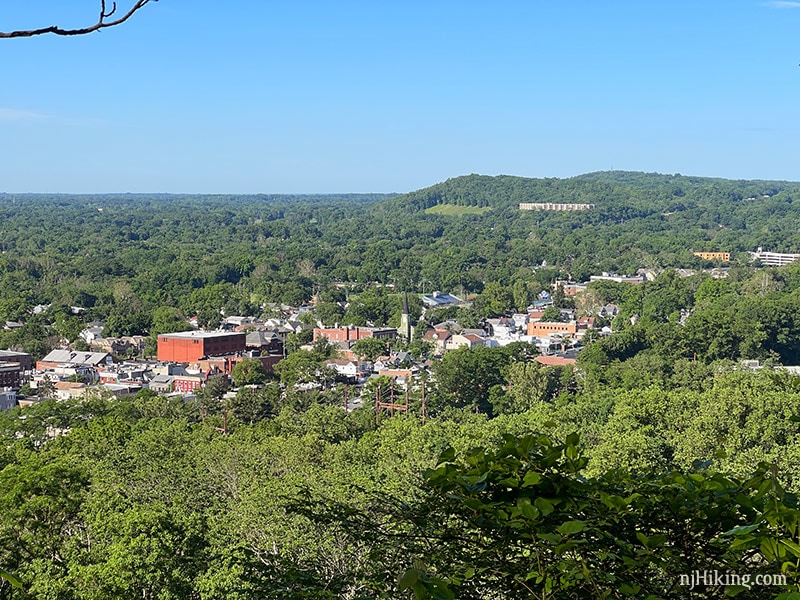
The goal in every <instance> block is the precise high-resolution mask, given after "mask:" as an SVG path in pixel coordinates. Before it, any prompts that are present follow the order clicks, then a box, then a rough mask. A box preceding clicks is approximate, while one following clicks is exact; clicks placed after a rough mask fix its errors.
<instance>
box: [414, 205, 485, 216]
mask: <svg viewBox="0 0 800 600" xmlns="http://www.w3.org/2000/svg"><path fill="white" fill-rule="evenodd" d="M490 210H492V207H491V206H484V207H480V206H459V205H457V204H437V205H436V206H431V207H430V208H426V209H425V212H426V213H428V214H431V215H448V216H452V217H458V216H461V215H482V214H483V213H486V212H489V211H490Z"/></svg>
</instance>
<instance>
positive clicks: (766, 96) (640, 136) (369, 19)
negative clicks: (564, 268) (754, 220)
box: [0, 0, 800, 193]
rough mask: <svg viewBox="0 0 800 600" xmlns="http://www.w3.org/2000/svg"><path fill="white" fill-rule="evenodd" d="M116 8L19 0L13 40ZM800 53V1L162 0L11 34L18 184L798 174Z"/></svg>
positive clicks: (273, 185) (1, 16) (245, 187)
mask: <svg viewBox="0 0 800 600" xmlns="http://www.w3.org/2000/svg"><path fill="white" fill-rule="evenodd" d="M127 2H128V0H118V3H119V5H120V9H124V8H125V7H126V4H127ZM98 6H99V0H70V2H64V0H37V1H32V0H3V1H2V2H1V3H0V30H3V31H6V30H10V29H16V28H29V27H38V26H43V25H51V24H56V23H57V24H59V25H62V26H80V25H84V24H88V23H90V22H92V20H93V19H95V18H96V16H97V10H98ZM799 40H800V2H768V1H760V0H686V1H684V0H669V1H667V0H663V1H659V0H652V1H650V0H647V1H644V0H630V1H614V0H609V1H606V0H591V1H590V0H575V1H571V2H570V1H563V0H551V1H539V0H525V1H522V0H520V1H515V0H494V1H492V2H488V1H485V0H480V1H478V0H460V1H455V0H453V1H450V0H424V1H423V0H402V1H389V0H386V1H383V0H380V1H378V0H370V1H366V0H365V1H361V0H337V1H336V2H333V1H331V0H327V1H303V0H296V1H294V2H279V1H269V0H239V1H237V2H221V1H219V0H213V1H212V0H160V1H159V2H158V3H151V4H149V5H147V6H146V7H144V9H142V10H141V11H140V12H139V13H137V14H136V15H134V17H133V18H132V19H131V20H130V21H129V22H128V23H126V24H124V25H121V26H119V27H117V28H113V29H107V30H105V31H102V32H98V33H94V34H91V35H88V36H82V37H76V38H63V37H53V36H40V37H36V38H30V39H11V40H8V39H6V40H2V39H0V77H1V78H2V79H0V81H2V85H0V191H5V192H67V193H88V192H173V193H182V192H186V193H341V192H407V191H412V190H415V189H419V188H422V187H426V186H429V185H432V184H434V183H436V182H439V181H443V180H445V179H447V178H450V177H455V176H458V175H464V174H469V173H481V174H486V175H497V174H508V175H520V176H525V177H569V176H572V175H578V174H581V173H586V172H590V171H597V170H607V169H612V168H613V169H624V170H634V171H658V172H662V173H676V172H680V173H683V174H691V175H701V176H714V177H726V178H733V179H789V180H800V67H799V66H798V63H800V41H799Z"/></svg>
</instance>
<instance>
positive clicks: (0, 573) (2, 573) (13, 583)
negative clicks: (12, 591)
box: [0, 569, 22, 589]
mask: <svg viewBox="0 0 800 600" xmlns="http://www.w3.org/2000/svg"><path fill="white" fill-rule="evenodd" d="M0 577H2V578H3V579H5V580H6V581H8V582H9V583H10V584H11V586H12V587H15V588H19V589H22V582H21V581H20V580H19V579H17V578H16V577H14V576H13V575H12V574H11V573H9V572H8V571H4V570H3V569H0Z"/></svg>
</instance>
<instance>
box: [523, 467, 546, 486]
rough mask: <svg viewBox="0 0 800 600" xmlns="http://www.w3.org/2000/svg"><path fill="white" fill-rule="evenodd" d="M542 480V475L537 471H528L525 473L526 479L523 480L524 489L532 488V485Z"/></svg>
mask: <svg viewBox="0 0 800 600" xmlns="http://www.w3.org/2000/svg"><path fill="white" fill-rule="evenodd" d="M541 480H542V476H541V474H539V473H537V472H536V471H528V472H527V473H525V477H524V478H523V480H522V487H530V486H532V485H536V484H537V483H539V482H540V481H541Z"/></svg>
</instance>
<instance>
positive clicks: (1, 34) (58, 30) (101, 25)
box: [0, 0, 158, 38]
mask: <svg viewBox="0 0 800 600" xmlns="http://www.w3.org/2000/svg"><path fill="white" fill-rule="evenodd" d="M150 2H158V0H136V2H135V3H134V4H133V6H132V7H131V8H130V10H129V11H128V12H126V13H125V14H124V15H122V16H121V17H119V18H118V19H115V20H113V21H109V20H108V19H109V18H110V17H112V16H113V15H114V14H115V13H116V12H117V3H116V2H111V8H110V9H108V10H106V0H100V16H99V18H98V19H97V23H95V24H94V25H90V26H89V27H81V28H79V29H64V28H62V27H59V26H58V25H51V26H50V27H42V28H40V29H21V30H18V31H0V38H15V37H33V36H35V35H42V34H45V33H52V34H55V35H84V34H87V33H92V32H93V31H100V30H101V29H105V28H106V27H114V26H115V25H119V24H120V23H124V22H125V21H127V20H128V19H130V18H131V17H132V16H133V13H135V12H136V11H137V10H139V9H140V8H142V7H144V6H145V5H146V4H149V3H150Z"/></svg>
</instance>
